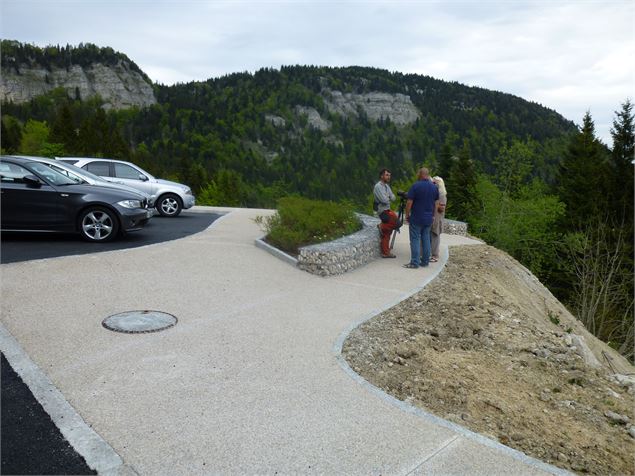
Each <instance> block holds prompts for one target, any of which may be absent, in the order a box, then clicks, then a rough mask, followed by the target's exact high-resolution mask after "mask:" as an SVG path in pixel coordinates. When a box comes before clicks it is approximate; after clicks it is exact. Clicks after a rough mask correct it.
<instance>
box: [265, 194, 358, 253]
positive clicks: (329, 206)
mask: <svg viewBox="0 0 635 476" xmlns="http://www.w3.org/2000/svg"><path fill="white" fill-rule="evenodd" d="M256 222H257V223H258V224H260V225H261V226H262V228H263V229H264V231H265V232H266V233H267V242H269V243H270V244H272V245H273V246H275V247H277V248H279V249H281V250H283V251H286V252H288V253H292V254H297V253H298V248H300V247H302V246H306V245H311V244H315V243H321V242H324V241H331V240H334V239H336V238H340V237H342V236H344V235H349V234H351V233H354V232H356V231H357V230H359V229H360V228H361V227H362V225H361V223H360V221H359V219H358V218H357V217H356V216H355V212H354V206H353V205H352V204H351V203H348V202H342V203H335V202H324V201H320V200H309V199H307V198H302V197H284V198H281V199H280V200H279V201H278V211H277V212H276V213H275V214H274V215H272V216H270V217H262V216H260V217H258V218H256Z"/></svg>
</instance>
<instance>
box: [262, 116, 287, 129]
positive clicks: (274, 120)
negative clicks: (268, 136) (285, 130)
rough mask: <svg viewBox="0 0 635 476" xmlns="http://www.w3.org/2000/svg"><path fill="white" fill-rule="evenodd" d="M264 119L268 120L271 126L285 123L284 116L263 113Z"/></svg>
mask: <svg viewBox="0 0 635 476" xmlns="http://www.w3.org/2000/svg"><path fill="white" fill-rule="evenodd" d="M265 121H267V122H270V123H271V124H272V125H273V127H285V126H286V125H287V121H285V120H284V117H280V116H276V115H275V114H265Z"/></svg>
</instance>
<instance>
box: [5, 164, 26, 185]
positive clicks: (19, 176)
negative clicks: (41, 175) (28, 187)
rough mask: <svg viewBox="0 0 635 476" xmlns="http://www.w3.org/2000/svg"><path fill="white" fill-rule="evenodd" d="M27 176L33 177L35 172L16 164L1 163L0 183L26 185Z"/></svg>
mask: <svg viewBox="0 0 635 476" xmlns="http://www.w3.org/2000/svg"><path fill="white" fill-rule="evenodd" d="M25 175H33V172H31V171H30V170H27V169H25V168H24V167H20V166H19V165H16V164H9V163H7V162H2V163H0V182H2V183H24V176H25Z"/></svg>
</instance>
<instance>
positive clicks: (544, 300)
mask: <svg viewBox="0 0 635 476" xmlns="http://www.w3.org/2000/svg"><path fill="white" fill-rule="evenodd" d="M591 351H592V352H593V354H595V355H596V356H599V357H600V358H602V357H603V354H602V351H604V352H605V353H606V355H607V357H608V358H609V359H610V360H611V363H612V368H611V367H610V366H609V365H607V364H606V362H607V360H606V359H601V360H603V362H598V361H595V359H594V358H593V356H589V354H590V352H591ZM343 353H344V357H345V358H346V359H347V361H348V363H349V365H350V366H351V368H353V369H354V370H355V371H356V372H358V373H359V374H360V375H362V376H363V377H364V378H365V379H367V380H368V381H370V382H371V383H372V384H374V385H376V386H377V387H380V388H382V389H383V390H384V391H386V392H388V393H390V394H391V395H393V396H395V397H397V398H399V399H401V400H404V401H407V402H409V403H411V404H413V405H415V406H418V407H421V408H423V409H425V410H427V411H430V412H431V413H434V414H436V415H438V416H441V417H443V418H446V419H448V420H451V421H454V422H455V423H458V424H460V425H463V426H465V427H468V428H469V429H471V430H473V431H476V432H479V433H481V434H484V435H486V436H488V437H490V438H492V439H495V440H498V441H500V442H501V443H503V444H505V445H508V446H511V447H513V448H516V449H518V450H520V451H522V452H524V453H526V454H528V455H531V456H534V457H536V458H539V459H541V460H543V461H546V462H548V463H551V464H554V465H556V466H559V467H561V468H565V469H567V470H570V471H574V472H578V473H590V474H602V475H604V474H633V473H634V472H635V465H634V459H633V455H634V454H635V428H634V427H633V425H634V421H633V408H634V406H635V398H634V395H635V386H634V385H633V379H631V378H629V377H626V378H620V381H618V379H616V378H615V377H613V376H612V374H614V373H615V370H616V369H617V370H618V371H619V372H621V373H623V374H635V368H633V367H632V366H630V365H629V364H628V362H626V361H625V360H624V359H622V358H621V357H620V356H619V355H617V354H616V353H615V352H614V351H613V350H612V349H610V348H609V347H608V346H606V345H604V344H603V343H601V342H600V341H598V340H597V339H595V338H594V337H592V336H591V335H590V334H588V333H587V332H586V330H585V329H584V328H583V326H582V325H581V324H580V323H579V322H578V321H577V320H576V319H575V318H574V317H573V316H572V315H571V314H570V313H568V311H567V310H566V309H565V308H564V307H563V306H562V305H561V304H560V303H559V302H558V301H557V300H556V299H555V298H554V297H553V296H552V295H551V293H550V292H549V291H548V290H547V289H546V288H544V286H542V285H541V284H540V283H539V282H538V281H537V279H536V278H535V277H534V276H533V275H531V274H530V273H529V272H528V271H527V270H526V269H525V268H524V267H522V266H521V265H520V264H519V263H518V262H516V261H515V260H513V259H512V258H510V257H509V256H508V255H507V254H505V253H503V252H501V251H499V250H496V249H495V248H492V247H489V246H485V245H483V246H471V247H460V248H452V249H451V251H450V261H449V262H448V264H447V266H446V268H445V269H444V270H443V271H442V273H441V274H440V275H439V277H438V278H437V279H435V280H434V281H433V282H432V283H431V284H430V285H428V286H427V287H426V288H425V289H423V290H422V291H420V292H419V293H417V294H415V295H414V296H412V297H411V298H409V299H407V300H406V301H403V302H402V303H400V304H399V305H397V306H395V307H393V308H391V309H390V310H388V311H386V312H384V313H382V314H380V315H378V316H376V317H375V318H373V319H371V320H369V321H367V322H365V323H364V324H362V325H361V326H360V327H358V328H357V329H355V330H354V331H353V332H352V333H351V335H350V336H349V338H348V339H347V341H346V342H345V344H344V349H343ZM594 361H595V362H594Z"/></svg>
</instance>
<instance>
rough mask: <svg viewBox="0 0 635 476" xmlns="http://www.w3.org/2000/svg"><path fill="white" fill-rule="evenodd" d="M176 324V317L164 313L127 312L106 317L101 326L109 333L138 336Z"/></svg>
mask: <svg viewBox="0 0 635 476" xmlns="http://www.w3.org/2000/svg"><path fill="white" fill-rule="evenodd" d="M176 322H177V319H176V317H174V316H173V315H172V314H168V313H166V312H159V311H127V312H122V313H119V314H114V315H112V316H110V317H107V318H106V319H104V320H103V322H102V325H103V326H104V327H105V328H106V329H109V330H111V331H115V332H126V333H128V334H138V333H142V332H157V331H162V330H163V329H167V328H168V327H172V326H174V325H175V324H176Z"/></svg>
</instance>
